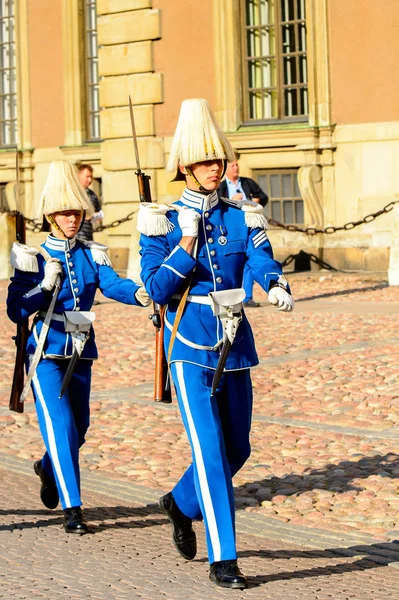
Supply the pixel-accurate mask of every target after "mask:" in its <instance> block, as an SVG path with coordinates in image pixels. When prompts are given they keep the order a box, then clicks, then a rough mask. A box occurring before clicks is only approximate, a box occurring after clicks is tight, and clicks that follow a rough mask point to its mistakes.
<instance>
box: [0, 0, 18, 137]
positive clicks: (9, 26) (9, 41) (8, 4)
mask: <svg viewBox="0 0 399 600" xmlns="http://www.w3.org/2000/svg"><path fill="white" fill-rule="evenodd" d="M14 11H15V5H14V0H0V146H15V144H16V143H17V135H18V129H17V76H16V57H15V22H14V18H15V17H14V14H15V13H14Z"/></svg>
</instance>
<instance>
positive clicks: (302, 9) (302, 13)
mask: <svg viewBox="0 0 399 600" xmlns="http://www.w3.org/2000/svg"><path fill="white" fill-rule="evenodd" d="M297 11H298V12H297V19H302V20H303V19H306V0H297Z"/></svg>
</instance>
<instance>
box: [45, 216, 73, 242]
mask: <svg viewBox="0 0 399 600" xmlns="http://www.w3.org/2000/svg"><path fill="white" fill-rule="evenodd" d="M45 217H46V219H47V221H48V222H49V223H50V225H51V226H52V227H54V229H56V230H57V231H59V232H60V233H62V235H63V236H64V238H65V239H68V238H67V236H66V235H65V232H64V231H62V229H61V227H60V226H59V225H58V223H56V222H55V219H54V217H53V215H45Z"/></svg>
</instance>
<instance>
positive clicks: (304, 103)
mask: <svg viewBox="0 0 399 600" xmlns="http://www.w3.org/2000/svg"><path fill="white" fill-rule="evenodd" d="M300 94H301V114H302V115H307V114H308V112H309V108H308V107H309V100H308V90H307V88H304V89H301V90H300Z"/></svg>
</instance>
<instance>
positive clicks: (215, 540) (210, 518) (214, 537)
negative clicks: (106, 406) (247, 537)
mask: <svg viewBox="0 0 399 600" xmlns="http://www.w3.org/2000/svg"><path fill="white" fill-rule="evenodd" d="M175 364H176V374H177V381H178V384H179V389H180V394H181V399H182V402H183V405H184V410H185V411H186V416H187V423H188V428H189V430H190V437H191V442H192V445H193V452H194V457H195V464H196V466H197V472H198V479H199V485H200V488H201V494H202V500H203V503H204V510H205V514H206V521H207V523H208V529H209V537H210V540H211V544H212V550H213V555H214V559H215V562H218V561H220V560H221V559H220V556H221V549H220V539H219V532H218V528H217V524H216V518H215V511H214V509H213V504H212V498H211V494H210V491H209V485H208V479H207V477H206V470H205V465H204V459H203V457H202V451H201V445H200V442H199V439H198V435H197V431H196V429H195V425H194V421H193V417H192V415H191V411H190V406H189V403H188V398H187V390H186V385H185V382H184V375H183V363H182V362H176V363H175Z"/></svg>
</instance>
